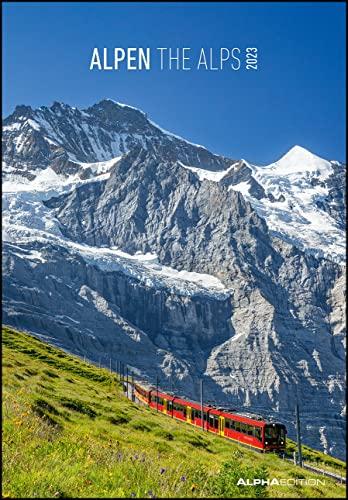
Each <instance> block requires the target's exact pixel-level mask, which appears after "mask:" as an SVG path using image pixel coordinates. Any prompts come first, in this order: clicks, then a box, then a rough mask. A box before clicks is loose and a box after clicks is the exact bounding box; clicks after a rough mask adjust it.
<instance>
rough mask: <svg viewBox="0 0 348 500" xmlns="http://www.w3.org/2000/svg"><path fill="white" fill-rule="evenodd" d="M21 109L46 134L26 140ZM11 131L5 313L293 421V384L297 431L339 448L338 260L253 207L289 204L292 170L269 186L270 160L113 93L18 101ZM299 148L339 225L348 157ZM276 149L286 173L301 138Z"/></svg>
mask: <svg viewBox="0 0 348 500" xmlns="http://www.w3.org/2000/svg"><path fill="white" fill-rule="evenodd" d="M44 116H45V118H44ZM30 120H35V122H36V123H38V124H39V128H40V130H35V128H34V132H37V133H38V134H39V136H40V139H39V138H38V137H39V136H36V134H32V133H31V132H30V134H29V136H30V137H32V136H33V135H34V136H35V137H36V138H35V140H33V142H32V143H30V145H28V144H29V143H27V141H23V135H25V136H26V137H27V132H26V130H27V127H31V128H32V127H33V126H32V124H31V125H30V122H29V125H28V121H30ZM40 120H41V121H40ZM47 123H48V124H49V126H48V125H47ZM86 123H88V124H89V125H88V127H90V128H88V131H87V130H86ZM16 124H19V125H18V126H17V125H16ZM50 127H51V128H50ZM52 130H53V131H54V134H55V136H54V138H53V132H52ZM92 130H93V132H92ZM5 132H6V133H7V135H5V143H6V147H5V158H4V159H5V164H6V165H5V166H6V168H5V172H4V173H5V180H6V182H5V184H4V185H5V187H6V192H5V194H4V210H5V217H4V221H5V226H6V227H5V239H6V242H5V244H4V259H3V273H4V294H3V300H4V308H3V309H4V315H5V321H6V322H7V323H9V324H11V325H14V326H17V327H18V328H25V329H27V330H30V331H32V332H34V333H36V334H38V335H44V336H46V337H49V338H50V339H51V341H53V342H55V343H56V344H58V345H61V346H62V347H64V348H66V349H68V350H70V351H72V352H76V353H78V354H79V355H86V356H87V357H89V358H91V359H93V360H95V361H98V359H100V358H101V363H102V364H105V365H106V366H108V363H109V359H110V358H111V359H112V360H113V361H115V360H116V359H122V360H123V361H124V362H126V363H127V364H129V365H130V366H132V367H133V369H134V370H136V371H137V374H138V376H139V377H141V378H145V379H147V380H149V381H152V382H153V380H154V379H155V377H156V374H157V375H159V377H160V385H161V386H162V387H163V389H169V388H170V385H171V383H172V384H174V388H175V389H176V390H177V391H179V392H181V393H183V394H185V395H187V396H190V397H193V398H197V399H198V398H199V392H198V387H199V380H200V378H202V377H203V378H204V384H205V395H206V398H207V400H210V401H211V402H215V403H219V404H224V405H226V404H227V405H229V406H233V407H238V408H241V407H248V408H250V409H252V410H254V411H257V412H259V413H263V414H267V415H273V416H276V417H277V418H278V419H281V420H283V421H284V422H285V423H286V425H287V427H288V429H289V433H290V436H293V435H294V425H293V424H294V407H295V401H296V394H297V397H298V399H299V401H300V408H301V414H302V425H303V439H304V441H305V442H306V443H308V444H310V445H312V446H315V447H318V448H323V449H325V450H326V451H327V452H328V453H332V454H334V455H337V456H343V454H344V448H345V447H344V442H345V441H344V405H345V391H344V389H345V382H344V373H345V342H344V341H345V322H344V303H345V273H344V268H343V266H342V264H339V263H337V262H334V261H333V260H332V259H330V258H319V257H315V256H314V255H312V252H310V251H306V250H307V248H303V245H299V246H301V247H302V248H299V246H294V245H293V244H291V242H289V238H288V237H286V235H285V237H283V236H284V235H283V234H276V232H275V231H274V230H272V229H271V230H270V228H269V224H268V219H267V217H262V210H261V209H260V205H256V206H255V203H256V204H259V203H264V200H268V201H267V203H270V204H272V206H273V205H276V204H277V203H283V201H282V199H281V198H280V197H281V196H284V197H285V198H288V197H289V196H290V195H289V192H288V191H286V189H285V188H284V189H283V190H282V192H280V191H281V186H286V187H287V186H289V183H290V181H289V179H287V180H286V182H285V181H284V182H283V184H282V183H281V182H280V183H279V186H280V191H279V190H278V191H279V192H278V191H277V192H276V190H272V189H270V188H269V184H268V183H267V182H266V181H265V176H266V175H267V172H268V171H267V168H266V170H265V173H264V177H262V176H261V175H260V172H259V171H258V170H257V169H256V168H255V167H254V166H252V165H249V164H248V162H246V161H243V160H241V161H239V162H236V161H233V160H228V159H226V158H222V157H218V156H216V155H213V154H211V153H209V152H208V151H207V150H205V149H204V148H202V147H198V146H195V145H192V144H190V143H187V142H186V141H184V140H183V139H180V138H177V137H174V136H171V135H170V134H169V133H167V132H164V131H162V130H161V129H160V128H158V127H157V126H155V125H153V124H152V122H151V121H150V120H148V118H147V116H146V115H145V114H144V113H142V112H140V111H138V110H134V108H131V107H128V106H124V105H122V106H121V105H119V104H116V103H113V102H112V101H108V100H107V101H102V102H101V103H99V104H97V105H95V106H92V107H91V108H89V109H87V110H85V111H79V110H76V109H74V108H69V107H67V106H65V105H61V104H55V105H53V106H52V108H40V109H39V110H32V109H31V108H27V107H19V108H17V109H16V112H15V113H14V114H13V115H11V117H9V118H8V119H6V120H5ZM84 133H85V134H86V138H85V140H83V134H84ZM48 134H51V135H50V136H49V135H48ZM117 134H118V135H117ZM123 134H125V135H123ZM116 135H117V137H118V138H119V139H117V140H119V142H118V143H117V144H118V146H117V148H118V149H117V150H116V149H113V148H114V146H113V145H112V144H115V142H112V141H116V139H115V137H116ZM48 137H49V140H50V141H52V140H54V141H55V142H56V144H55V145H53V144H51V143H50V142H49V141H47V138H48ZM110 137H112V139H110ZM121 137H122V141H121V139H120V138H121ZM102 138H103V139H102ZM107 138H108V139H107ZM41 139H42V141H43V143H44V144H45V146H43V147H42V149H40V140H41ZM58 139H59V140H58ZM109 139H110V140H109ZM29 142H30V141H29ZM121 143H122V148H123V149H122V148H121ZM11 144H12V146H11ZM13 144H15V145H16V144H17V145H18V144H21V145H22V144H25V146H23V147H22V148H18V147H17V149H16V148H14V147H13ZM47 144H49V151H48V150H47V148H46V146H47ZM96 144H98V148H97V147H96ZM11 148H12V149H11ZM97 149H98V151H97ZM123 153H125V154H123ZM295 153H296V154H295V159H296V162H295V163H296V164H297V163H298V162H299V161H302V160H301V158H302V159H303V158H304V157H305V160H306V165H307V166H308V165H310V167H311V168H312V166H313V169H314V170H315V169H316V172H315V174H313V175H310V176H307V175H304V179H303V186H304V189H307V186H308V183H309V182H310V183H311V184H313V182H314V185H315V186H317V184H316V182H318V183H319V182H323V183H325V187H324V188H323V189H325V190H328V195H327V196H326V198H325V200H323V199H322V201H323V203H324V205H325V206H324V208H323V210H324V211H325V213H326V214H329V216H330V217H331V218H332V219H333V220H335V221H336V223H337V226H340V227H342V225H343V224H344V214H343V213H342V211H341V208H342V207H343V204H344V193H343V192H342V191H341V185H342V182H343V178H341V177H340V174H338V173H339V172H341V171H342V165H341V164H338V163H334V162H331V163H330V162H326V163H325V164H323V163H320V165H319V163H318V161H317V160H316V158H317V157H315V158H314V159H313V158H312V156H308V155H311V153H308V155H307V153H303V151H300V152H299V151H298V150H296V151H295ZM57 155H58V157H59V155H61V157H62V158H65V160H64V161H66V163H63V162H62V161H58V162H57ZM120 156H122V157H121V158H120ZM285 160H286V161H283V162H282V163H281V162H278V163H281V166H282V167H284V169H286V168H290V167H289V165H290V166H291V169H292V170H291V175H293V174H294V170H293V165H294V162H293V160H294V152H292V154H291V155H290V156H288V158H286V159H285ZM322 161H324V160H322ZM318 165H319V166H318ZM279 168H280V167H279V164H277V165H276V166H275V168H273V170H272V171H271V172H272V175H273V177H274V174H275V171H276V175H277V176H278V177H279ZM277 169H278V170H277ZM322 169H324V170H325V173H323V170H322ZM269 170H270V169H269ZM307 170H308V169H307ZM333 172H336V175H334V174H333ZM296 175H297V180H299V175H300V174H296ZM206 177H208V178H206ZM18 179H20V183H19V184H18ZM313 179H317V180H314V181H313ZM290 184H291V183H290ZM246 185H247V186H248V188H247V192H245V191H244V192H243V189H245V186H246ZM241 186H242V187H241ZM308 189H309V188H308ZM325 192H326V191H325ZM295 194H296V193H295ZM291 195H292V197H294V193H292V194H291ZM272 197H273V200H272ZM279 198H280V200H279ZM292 201H293V200H292ZM317 201H318V200H317ZM293 203H295V202H294V201H293ZM314 209H315V210H316V208H314ZM320 210H321V209H320ZM304 241H305V239H304Z"/></svg>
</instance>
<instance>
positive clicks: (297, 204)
mask: <svg viewBox="0 0 348 500" xmlns="http://www.w3.org/2000/svg"><path fill="white" fill-rule="evenodd" d="M187 168H190V169H191V170H192V171H193V172H195V173H196V175H198V177H199V178H200V179H210V180H212V181H215V182H220V183H221V184H224V185H226V186H229V189H233V190H235V191H239V192H240V193H242V194H243V196H244V198H245V199H246V200H248V201H249V202H250V203H251V204H252V206H253V207H254V208H255V210H256V211H257V213H258V214H259V215H260V216H261V217H262V218H263V219H265V220H266V222H267V225H268V228H269V229H270V231H271V232H272V234H274V235H276V236H279V237H280V238H282V239H284V240H285V241H288V242H290V243H293V244H294V245H296V246H298V247H300V248H302V249H303V250H305V251H307V252H311V253H312V254H314V255H316V256H326V257H328V258H330V259H333V260H336V261H338V262H342V261H344V260H345V231H346V224H345V209H346V199H345V181H346V168H345V165H344V164H342V163H339V162H336V161H331V162H330V161H327V160H324V159H322V158H319V157H318V156H316V155H314V154H312V153H310V152H309V151H307V150H306V149H304V148H302V147H300V146H294V147H293V148H292V149H291V150H290V151H288V152H287V153H286V154H285V155H284V156H283V157H282V158H280V160H278V161H276V162H274V163H272V164H271V165H268V166H257V165H252V164H250V163H248V162H247V161H246V160H241V161H239V162H236V163H235V164H233V165H231V166H230V167H229V168H228V169H226V170H225V171H220V172H210V171H209V170H204V169H200V168H196V167H187Z"/></svg>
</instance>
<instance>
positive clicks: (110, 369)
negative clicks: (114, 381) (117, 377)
mask: <svg viewBox="0 0 348 500" xmlns="http://www.w3.org/2000/svg"><path fill="white" fill-rule="evenodd" d="M111 363H112V361H111V357H110V373H111V372H112V368H111V366H112V365H111Z"/></svg>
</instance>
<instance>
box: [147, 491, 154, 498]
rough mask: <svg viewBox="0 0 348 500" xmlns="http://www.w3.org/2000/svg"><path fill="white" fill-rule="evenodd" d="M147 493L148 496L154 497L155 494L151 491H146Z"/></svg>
mask: <svg viewBox="0 0 348 500" xmlns="http://www.w3.org/2000/svg"><path fill="white" fill-rule="evenodd" d="M147 494H148V495H149V497H150V498H155V495H154V494H153V491H151V490H150V491H148V492H147Z"/></svg>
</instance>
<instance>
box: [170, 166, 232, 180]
mask: <svg viewBox="0 0 348 500" xmlns="http://www.w3.org/2000/svg"><path fill="white" fill-rule="evenodd" d="M178 163H179V164H180V165H181V166H182V167H184V168H186V169H187V170H191V172H193V173H195V174H196V175H197V176H198V178H199V180H201V181H202V180H204V179H207V180H209V181H213V182H219V181H221V179H222V178H223V177H224V176H225V175H226V174H227V173H228V172H229V171H230V170H231V169H232V168H233V167H234V165H236V163H233V164H232V165H231V166H230V167H229V168H228V169H226V170H219V171H218V172H212V171H211V170H205V169H203V168H198V167H191V166H189V165H185V164H184V163H182V162H181V161H179V162H178ZM237 163H238V162H237Z"/></svg>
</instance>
